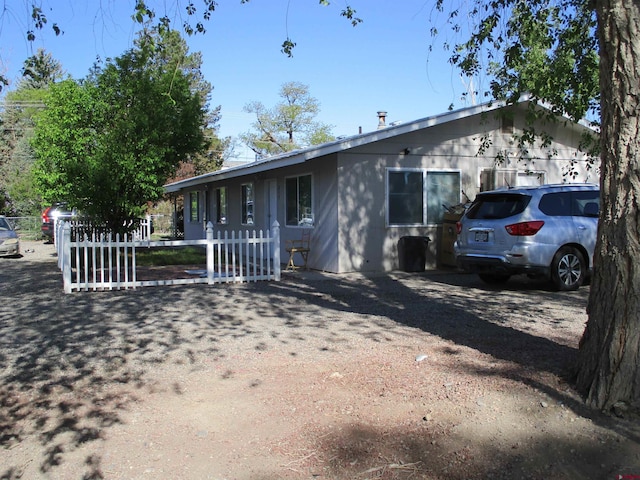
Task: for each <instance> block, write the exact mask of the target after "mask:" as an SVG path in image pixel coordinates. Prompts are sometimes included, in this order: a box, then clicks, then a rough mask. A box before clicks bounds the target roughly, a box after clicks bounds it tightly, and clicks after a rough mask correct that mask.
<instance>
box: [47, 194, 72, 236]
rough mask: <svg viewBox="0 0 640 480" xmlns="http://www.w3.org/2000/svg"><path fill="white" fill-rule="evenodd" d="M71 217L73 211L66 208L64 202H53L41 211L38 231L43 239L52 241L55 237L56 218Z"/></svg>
mask: <svg viewBox="0 0 640 480" xmlns="http://www.w3.org/2000/svg"><path fill="white" fill-rule="evenodd" d="M72 217H73V212H72V211H71V210H69V209H68V207H67V204H66V203H64V202H60V203H54V204H53V205H51V206H50V207H47V208H45V210H44V211H43V212H42V225H41V226H40V231H41V232H42V235H43V236H44V238H45V240H47V241H49V242H53V239H54V237H55V228H56V220H57V219H58V220H63V219H69V218H72Z"/></svg>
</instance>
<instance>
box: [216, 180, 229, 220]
mask: <svg viewBox="0 0 640 480" xmlns="http://www.w3.org/2000/svg"><path fill="white" fill-rule="evenodd" d="M216 223H221V224H224V223H227V187H220V188H216Z"/></svg>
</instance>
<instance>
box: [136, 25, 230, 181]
mask: <svg viewBox="0 0 640 480" xmlns="http://www.w3.org/2000/svg"><path fill="white" fill-rule="evenodd" d="M135 44H136V46H137V47H138V48H143V47H144V46H145V45H146V46H147V47H148V48H151V49H153V51H154V54H153V56H152V58H151V60H150V62H151V64H152V65H153V68H155V69H160V70H166V71H174V70H180V71H181V72H182V73H183V74H184V75H185V76H186V78H187V79H188V81H189V85H190V87H191V90H192V91H193V92H196V93H197V94H198V95H199V97H200V99H201V102H202V108H203V109H204V110H205V111H206V116H205V120H204V130H203V135H204V138H205V142H206V146H205V148H204V149H203V150H202V151H201V152H194V153H192V154H190V155H188V156H187V157H186V158H184V159H182V161H181V165H180V166H179V167H178V169H177V172H176V175H175V177H174V179H176V177H179V178H186V177H189V176H194V175H200V174H203V173H207V172H212V171H215V170H219V169H220V168H221V167H222V164H223V162H224V158H225V155H226V149H227V146H228V145H229V143H230V139H229V138H226V139H221V138H219V137H218V124H219V122H220V110H221V107H220V106H217V107H215V108H213V109H211V108H210V106H209V104H210V100H211V92H212V91H213V87H212V85H211V83H209V82H208V81H207V80H205V78H204V76H203V74H202V71H201V69H200V67H201V65H202V54H201V53H200V52H192V53H190V52H189V47H188V46H187V43H186V41H185V40H184V38H182V36H181V35H180V33H179V32H177V31H175V30H169V29H168V28H167V27H166V26H164V25H160V26H150V27H147V28H145V29H143V30H142V31H141V32H140V35H139V37H138V39H137V40H136V42H135Z"/></svg>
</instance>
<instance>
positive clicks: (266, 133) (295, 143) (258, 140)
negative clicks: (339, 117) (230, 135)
mask: <svg viewBox="0 0 640 480" xmlns="http://www.w3.org/2000/svg"><path fill="white" fill-rule="evenodd" d="M280 97H281V98H282V101H281V102H280V103H278V104H277V105H276V106H275V107H273V108H271V109H268V108H266V107H265V106H264V105H263V104H262V103H261V102H258V101H254V102H251V103H249V104H247V105H246V106H245V108H244V110H245V111H246V112H248V113H254V114H255V115H256V121H255V122H254V123H253V125H252V127H253V129H254V131H253V132H247V133H244V134H242V135H240V138H241V139H242V141H243V142H244V143H245V144H246V145H247V146H248V147H249V148H251V150H253V151H254V152H255V153H256V154H257V155H258V156H259V157H264V156H269V155H274V154H278V153H283V152H288V151H291V150H295V149H297V148H300V147H301V146H303V145H317V144H320V143H324V142H327V141H330V140H333V138H334V137H333V136H332V135H331V126H330V125H325V124H322V123H319V122H315V121H314V118H315V117H316V116H317V115H318V113H319V111H320V104H319V103H318V101H317V100H316V99H315V98H313V97H311V95H310V94H309V87H308V86H307V85H304V84H302V83H299V82H288V83H285V84H284V85H282V87H281V88H280ZM295 137H299V138H300V139H299V140H297V138H295Z"/></svg>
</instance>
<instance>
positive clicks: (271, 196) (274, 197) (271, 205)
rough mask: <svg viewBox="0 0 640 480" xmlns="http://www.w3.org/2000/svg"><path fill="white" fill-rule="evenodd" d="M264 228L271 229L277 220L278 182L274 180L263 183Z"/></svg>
mask: <svg viewBox="0 0 640 480" xmlns="http://www.w3.org/2000/svg"><path fill="white" fill-rule="evenodd" d="M265 185H266V187H267V188H265V205H266V206H267V208H265V228H266V229H271V226H272V225H273V222H275V221H276V220H277V218H278V182H277V181H276V180H274V179H270V180H267V181H266V182H265Z"/></svg>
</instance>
